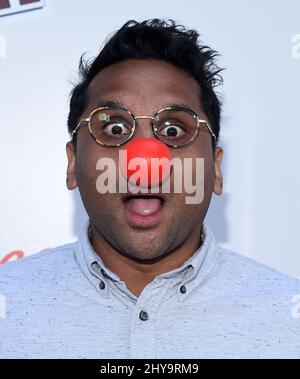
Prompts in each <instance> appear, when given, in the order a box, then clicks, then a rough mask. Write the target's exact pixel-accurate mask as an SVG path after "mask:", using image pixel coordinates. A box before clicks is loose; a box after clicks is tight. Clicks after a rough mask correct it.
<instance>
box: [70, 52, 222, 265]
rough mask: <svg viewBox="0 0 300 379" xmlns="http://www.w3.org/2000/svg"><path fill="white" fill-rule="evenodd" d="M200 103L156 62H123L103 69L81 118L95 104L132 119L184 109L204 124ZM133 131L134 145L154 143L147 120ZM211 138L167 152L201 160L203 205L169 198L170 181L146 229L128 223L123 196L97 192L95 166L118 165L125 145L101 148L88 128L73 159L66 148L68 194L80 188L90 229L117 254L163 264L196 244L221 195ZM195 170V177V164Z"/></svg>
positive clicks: (180, 77)
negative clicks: (121, 109) (111, 104)
mask: <svg viewBox="0 0 300 379" xmlns="http://www.w3.org/2000/svg"><path fill="white" fill-rule="evenodd" d="M200 99H201V90H200V87H199V85H198V83H197V82H196V80H195V79H194V78H192V77H190V76H189V75H188V74H187V73H185V72H184V71H183V70H181V69H179V68H177V67H176V66H173V65H171V64H169V63H166V62H163V61H158V60H147V61H146V60H127V61H123V62H121V63H118V64H115V65H111V66H109V67H106V68H105V69H103V70H102V71H100V72H99V73H98V74H97V75H96V77H95V78H94V79H93V80H92V82H91V83H90V85H89V88H88V101H87V106H86V108H85V110H84V112H83V114H82V117H88V115H89V114H90V112H91V111H92V110H94V109H95V108H96V107H97V104H99V102H105V101H115V102H119V103H121V104H123V105H124V106H125V107H126V108H127V109H128V110H130V111H131V112H132V113H133V114H134V115H147V116H152V115H153V114H154V113H155V112H156V111H157V110H159V109H161V108H163V107H165V106H168V105H170V104H184V105H186V107H188V108H190V109H192V110H194V111H195V112H196V113H198V115H199V116H200V117H201V118H206V119H207V117H206V115H205V113H204V111H203V108H202V106H201V102H200ZM136 125H137V126H136V131H135V134H134V136H133V137H132V138H133V139H137V138H141V137H145V138H148V137H154V136H153V132H152V128H151V120H149V119H138V120H136ZM211 138H212V137H211V135H210V134H209V133H204V132H202V131H200V133H199V135H198V138H197V139H196V140H195V142H194V143H193V144H191V145H189V146H187V147H184V148H177V149H176V148H172V147H169V148H170V150H171V152H172V155H173V157H178V158H180V159H181V160H183V159H184V158H192V159H193V163H195V159H196V158H204V200H203V201H202V202H201V203H200V204H193V205H192V204H186V201H185V197H186V196H187V193H184V192H183V193H174V192H173V193H172V181H171V193H165V194H163V198H164V200H163V207H162V209H161V210H160V217H159V218H158V220H157V222H155V223H154V224H151V226H149V227H145V226H139V225H136V224H134V223H133V222H132V220H131V219H130V217H128V212H127V206H126V202H124V201H123V200H124V194H123V193H105V194H100V193H99V192H98V191H97V188H96V180H97V178H98V176H99V171H98V170H96V163H97V161H98V160H99V159H100V158H103V157H108V158H112V159H114V160H115V162H116V163H117V164H118V163H119V150H120V149H122V148H124V145H123V146H120V147H113V148H111V147H105V146H101V145H99V144H97V143H96V142H95V141H94V140H93V138H92V137H91V135H90V134H89V130H88V128H87V127H83V128H81V129H80V130H79V132H78V135H77V146H76V153H75V151H74V148H73V145H72V143H68V144H67V155H68V160H69V164H68V188H69V189H74V188H75V187H76V186H78V188H79V191H80V194H81V197H82V200H83V203H84V206H85V208H86V211H87V213H88V215H89V218H90V221H91V223H92V225H93V228H95V229H96V230H97V231H98V233H100V234H101V235H102V237H103V238H104V239H105V240H106V242H108V243H109V244H110V245H111V246H112V247H113V248H114V249H115V250H116V251H118V252H119V253H121V254H122V255H125V256H127V257H129V258H131V259H135V260H139V261H143V262H147V260H151V259H156V260H157V259H159V258H163V257H165V256H166V255H168V254H170V253H171V252H172V251H173V250H175V249H176V248H178V247H179V246H181V245H182V244H184V243H186V241H188V240H189V239H190V238H191V237H192V236H193V235H198V236H199V238H200V230H201V226H202V222H203V220H204V217H205V215H206V212H207V209H208V206H209V203H210V199H211V195H212V192H213V191H214V192H215V193H216V194H221V181H222V177H221V172H220V163H221V159H222V150H221V149H220V148H217V149H216V151H215V153H214V152H213V149H212V140H211ZM193 170H194V172H193V177H195V175H196V172H195V171H196V165H195V164H193ZM117 180H118V179H117ZM171 180H172V179H171ZM117 188H118V184H117Z"/></svg>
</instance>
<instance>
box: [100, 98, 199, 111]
mask: <svg viewBox="0 0 300 379" xmlns="http://www.w3.org/2000/svg"><path fill="white" fill-rule="evenodd" d="M96 107H97V108H98V107H99V108H100V107H120V108H123V109H125V110H130V109H128V107H126V106H125V105H124V104H122V103H120V102H118V101H114V100H100V101H98V102H97V104H96ZM168 107H177V108H187V109H190V110H192V111H194V110H193V109H192V108H191V107H190V106H188V105H187V104H184V103H168V104H165V105H162V106H160V107H159V109H163V108H168ZM194 112H196V111H194ZM196 113H197V112H196Z"/></svg>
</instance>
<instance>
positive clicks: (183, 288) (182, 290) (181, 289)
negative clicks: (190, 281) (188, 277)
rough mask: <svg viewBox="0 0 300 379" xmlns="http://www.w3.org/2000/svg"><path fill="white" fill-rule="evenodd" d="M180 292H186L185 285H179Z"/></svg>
mask: <svg viewBox="0 0 300 379" xmlns="http://www.w3.org/2000/svg"><path fill="white" fill-rule="evenodd" d="M180 292H181V293H186V286H184V285H183V286H181V287H180Z"/></svg>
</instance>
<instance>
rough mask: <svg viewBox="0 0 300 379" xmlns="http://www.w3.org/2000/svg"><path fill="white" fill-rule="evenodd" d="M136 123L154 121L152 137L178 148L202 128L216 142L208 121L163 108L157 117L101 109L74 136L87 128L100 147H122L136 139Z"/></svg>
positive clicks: (184, 110)
mask: <svg viewBox="0 0 300 379" xmlns="http://www.w3.org/2000/svg"><path fill="white" fill-rule="evenodd" d="M137 119H151V120H152V129H153V134H154V135H155V137H156V138H158V139H159V140H161V141H162V142H164V143H165V144H166V145H168V146H172V147H175V148H177V147H184V146H187V145H189V144H191V143H193V142H194V141H195V139H196V138H197V136H198V134H199V131H200V129H201V126H202V129H201V130H202V131H206V132H209V133H210V134H211V135H212V137H213V138H214V142H216V136H215V134H214V133H213V131H212V128H211V127H210V125H209V123H208V122H207V121H206V120H204V119H201V118H200V117H199V116H198V115H197V113H195V112H194V111H192V110H191V109H189V108H184V107H177V106H170V107H166V108H162V109H160V110H159V111H157V112H156V113H155V114H154V116H135V115H133V114H132V113H131V112H130V111H129V110H127V109H125V108H121V107H99V108H96V109H94V110H93V111H92V112H91V113H90V115H89V117H88V118H83V119H81V120H80V122H79V123H78V125H77V126H76V128H75V129H74V131H73V132H72V138H73V137H74V135H75V134H76V133H77V132H78V130H79V128H80V127H81V126H82V125H88V129H89V132H90V134H91V136H92V137H93V138H94V140H95V141H96V142H97V143H99V144H100V145H103V146H111V147H117V146H121V145H123V144H124V143H126V142H128V141H129V140H130V138H131V137H132V136H133V134H134V131H135V129H136V120H137ZM203 126H204V128H203Z"/></svg>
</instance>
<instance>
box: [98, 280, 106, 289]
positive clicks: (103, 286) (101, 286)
mask: <svg viewBox="0 0 300 379" xmlns="http://www.w3.org/2000/svg"><path fill="white" fill-rule="evenodd" d="M99 287H100V289H101V290H104V288H105V283H104V282H103V280H101V282H100V284H99Z"/></svg>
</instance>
